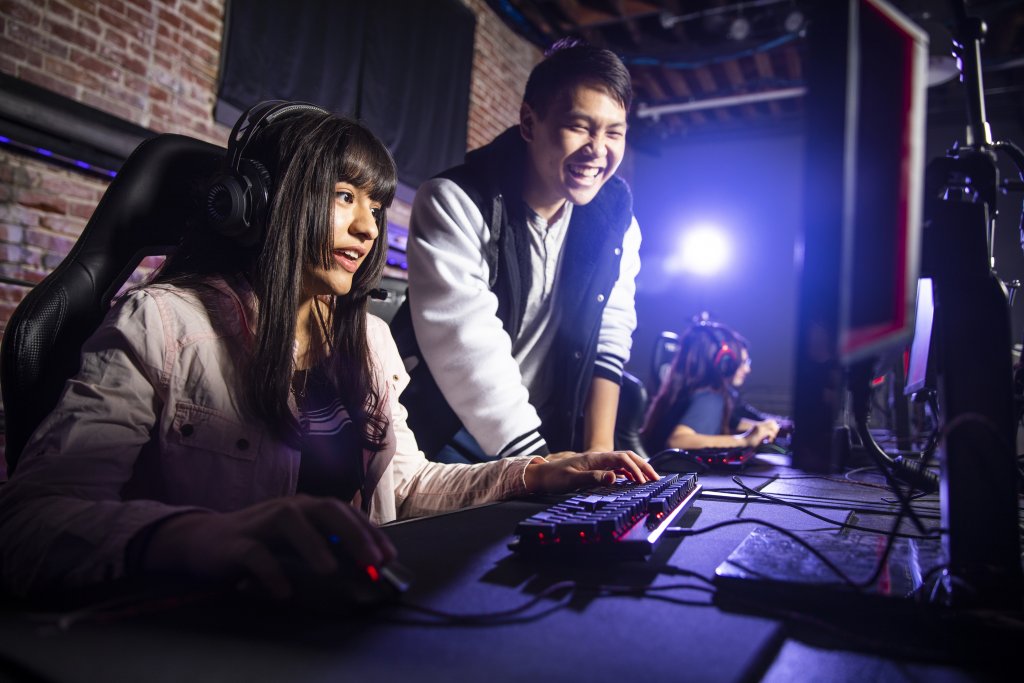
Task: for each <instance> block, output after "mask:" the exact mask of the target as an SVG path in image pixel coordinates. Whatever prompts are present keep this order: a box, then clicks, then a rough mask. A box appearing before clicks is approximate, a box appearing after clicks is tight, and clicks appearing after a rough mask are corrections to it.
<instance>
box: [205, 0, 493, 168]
mask: <svg viewBox="0 0 1024 683" xmlns="http://www.w3.org/2000/svg"><path fill="white" fill-rule="evenodd" d="M227 15H228V16H227V20H226V21H225V22H224V26H225V29H224V31H225V35H224V50H223V62H222V65H221V74H220V84H219V89H218V102H217V109H216V119H217V121H219V122H220V123H223V124H225V125H229V126H230V125H233V124H234V122H235V120H236V119H237V118H238V116H239V114H240V113H241V112H242V111H244V110H245V109H246V108H248V107H249V106H251V105H252V104H255V103H256V102H259V101H261V100H266V99H284V100H305V101H308V102H313V103H315V104H318V105H320V106H322V107H324V108H326V109H329V110H331V111H336V112H340V113H343V114H346V115H348V116H352V117H355V118H358V119H361V120H362V121H363V122H365V123H366V124H367V125H368V126H369V127H370V128H371V129H372V130H373V131H374V132H375V133H376V134H377V135H378V136H379V137H380V138H381V140H383V141H384V143H385V144H386V145H387V146H388V148H389V149H390V150H391V152H392V154H393V155H394V156H395V160H396V163H397V164H398V175H399V178H400V179H401V181H402V182H403V183H405V184H407V185H409V186H411V187H416V186H417V185H419V184H420V182H422V181H423V180H425V179H427V178H429V177H430V176H432V175H434V174H435V173H437V172H439V171H442V170H444V169H445V168H448V167H449V166H453V165H455V164H457V163H459V162H461V161H462V158H463V155H464V154H465V151H466V130H467V124H468V113H469V86H470V75H471V70H472V66H473V34H474V31H475V29H476V17H475V16H474V15H473V12H472V11H471V10H469V9H468V8H467V7H465V6H464V5H463V4H462V3H461V2H459V1H458V0H288V2H237V1H234V2H229V3H228V6H227Z"/></svg>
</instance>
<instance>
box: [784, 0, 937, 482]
mask: <svg viewBox="0 0 1024 683" xmlns="http://www.w3.org/2000/svg"><path fill="white" fill-rule="evenodd" d="M817 11H818V14H817V15H816V16H814V17H812V23H811V24H810V26H809V30H808V44H807V59H806V60H805V62H804V63H805V65H806V77H807V96H806V116H807V125H806V131H807V137H806V148H805V150H806V151H805V169H804V174H805V175H804V182H803V193H804V199H803V201H804V213H803V229H802V237H801V241H800V244H799V245H798V255H799V256H800V260H801V262H802V267H801V276H800V289H799V291H800V299H799V303H798V311H797V319H798V329H797V359H796V382H795V393H794V405H793V418H794V423H795V433H794V437H793V464H794V465H795V466H796V467H799V468H801V469H803V470H807V471H812V472H830V471H835V470H836V469H838V467H839V466H840V464H841V459H842V457H843V448H842V447H841V444H839V443H838V441H839V440H838V439H836V438H835V437H836V434H837V433H839V434H841V433H842V431H841V430H840V431H839V432H837V427H839V426H840V415H841V408H842V406H843V401H844V397H845V393H846V392H845V390H844V384H843V372H844V369H845V368H847V367H849V366H850V365H851V364H852V363H854V362H856V361H858V360H862V359H865V358H869V357H871V356H873V355H875V354H878V353H881V352H883V351H886V350H891V349H893V348H894V347H897V346H899V345H902V344H905V343H906V342H907V341H908V340H909V339H910V337H911V335H912V334H913V331H914V309H915V296H916V293H917V279H918V273H919V256H920V239H921V211H922V204H923V202H922V193H923V182H924V146H925V137H924V131H925V125H924V122H925V104H926V102H925V98H926V88H927V64H928V38H927V34H926V33H925V32H924V31H922V30H921V29H920V28H918V27H917V26H916V25H914V24H913V23H912V22H910V21H909V20H908V19H907V18H906V17H904V16H903V15H902V14H900V13H899V12H898V11H897V10H896V9H895V8H893V7H892V6H891V5H890V4H889V3H887V2H884V1H883V0H834V1H830V2H823V3H818V6H817Z"/></svg>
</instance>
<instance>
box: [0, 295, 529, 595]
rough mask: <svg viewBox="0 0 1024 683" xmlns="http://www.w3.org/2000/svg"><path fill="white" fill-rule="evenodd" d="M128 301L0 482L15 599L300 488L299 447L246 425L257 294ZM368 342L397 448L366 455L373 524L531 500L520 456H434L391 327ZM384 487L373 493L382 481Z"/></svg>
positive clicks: (88, 348) (87, 578) (3, 537)
mask: <svg viewBox="0 0 1024 683" xmlns="http://www.w3.org/2000/svg"><path fill="white" fill-rule="evenodd" d="M210 284H211V287H210V289H209V290H208V294H206V295H204V296H203V297H202V300H200V298H199V297H198V296H197V295H196V294H195V293H194V292H192V291H190V290H187V289H182V288H179V287H175V286H172V285H151V286H148V287H146V288H144V289H141V290H137V291H135V292H132V293H130V294H128V295H127V296H125V297H124V298H122V299H121V300H120V301H119V302H118V303H117V304H115V306H114V307H113V308H112V310H111V311H110V313H109V314H108V315H107V318H106V320H105V321H104V322H103V324H102V325H101V326H100V328H99V329H98V330H97V331H96V333H95V334H94V335H93V336H92V337H91V338H90V339H89V341H87V342H86V344H85V346H84V348H83V352H82V368H81V370H80V372H79V373H78V375H77V376H76V377H74V378H73V379H71V380H69V382H68V384H67V386H66V388H65V391H64V395H63V397H62V398H61V400H60V402H59V403H58V405H57V407H56V408H55V409H54V411H53V413H51V414H50V415H49V416H48V417H47V418H46V419H45V420H44V421H43V423H42V424H41V425H40V426H39V428H38V429H37V430H36V432H35V434H34V435H33V437H32V438H31V439H30V441H29V443H28V445H27V446H26V448H25V450H24V452H23V455H22V457H21V460H20V461H19V464H18V468H17V470H16V471H15V474H14V476H13V477H12V478H11V480H10V481H9V482H8V483H7V484H5V485H4V486H3V487H2V488H0V553H2V555H0V557H2V561H0V571H2V580H3V582H4V584H5V586H6V587H7V588H8V589H9V590H13V591H15V592H17V593H25V592H29V591H35V590H37V589H39V588H42V587H45V586H48V585H54V584H63V585H77V584H86V583H91V582H95V581H99V580H103V579H111V578H117V577H120V576H122V575H123V574H124V570H125V562H124V556H125V548H126V545H127V543H128V541H129V540H130V539H131V538H132V536H133V535H134V534H135V533H136V532H137V531H139V530H140V529H141V528H142V527H144V526H146V525H148V524H150V523H152V522H154V521H156V520H159V519H162V518H164V517H166V516H168V515H172V514H175V513H177V512H179V511H182V510H186V509H190V508H203V509H209V510H218V511H229V510H237V509H239V508H243V507H246V506H249V505H252V504H254V503H258V502H261V501H264V500H267V499H270V498H274V497H276V496H287V495H291V494H293V493H295V486H296V480H297V474H298V467H299V452H298V451H297V450H295V449H293V448H291V447H289V446H288V445H286V444H284V443H282V442H281V441H279V440H278V439H276V438H275V437H274V436H273V434H272V433H271V432H270V431H268V429H267V428H266V427H265V426H264V425H262V424H260V423H257V422H253V421H251V420H250V419H247V418H246V417H244V416H243V415H244V414H243V412H242V410H241V407H240V403H239V400H238V398H239V392H240V391H241V389H240V387H241V384H240V382H241V378H240V376H239V373H238V371H237V368H236V364H235V360H234V359H235V358H237V357H239V355H240V354H241V353H242V350H243V349H244V347H245V346H246V345H247V344H248V343H249V340H250V338H251V334H252V330H253V326H252V320H253V305H254V299H253V297H252V295H251V293H250V292H249V290H248V288H246V287H244V286H242V285H240V284H239V283H234V287H233V286H232V285H230V284H229V283H227V282H225V281H223V280H216V281H211V283H210ZM367 328H368V341H369V344H370V348H371V352H372V357H373V359H374V364H375V366H376V368H377V371H378V372H377V381H378V383H379V384H378V386H379V388H381V389H382V392H383V394H384V395H385V396H386V402H385V405H386V412H387V418H388V422H389V428H388V434H387V443H386V446H385V448H384V449H383V450H381V451H379V452H376V453H374V452H366V453H364V463H365V469H366V480H367V485H368V487H371V486H372V487H373V494H372V499H371V502H370V518H371V519H372V520H373V521H374V522H375V523H378V524H381V523H385V522H390V521H393V520H395V519H398V518H407V517H414V516H420V515H428V514H433V513H439V512H444V511H449V510H454V509H457V508H461V507H466V506H469V505H476V504H480V503H485V502H490V501H494V500H498V499H501V498H506V497H509V496H513V495H518V494H523V493H525V492H526V487H525V484H524V478H523V477H524V472H525V469H526V465H527V464H528V463H529V462H531V460H532V458H531V457H529V456H525V457H522V458H513V459H505V460H497V461H495V462H491V463H485V464H480V465H447V464H440V463H433V462H429V461H427V460H426V458H424V456H423V454H422V452H420V451H419V450H418V449H417V446H416V440H415V437H414V436H413V434H412V432H411V431H410V430H409V428H408V427H407V426H406V412H405V409H404V408H403V407H402V405H401V404H400V403H399V402H398V397H399V395H400V394H401V393H402V390H403V389H404V388H405V386H406V384H407V383H408V381H409V378H408V375H407V374H406V372H405V369H404V367H403V365H402V362H401V359H400V358H399V356H398V351H397V349H396V348H395V344H394V341H393V340H392V338H391V334H390V332H389V330H388V327H387V325H386V324H385V323H384V322H383V321H381V320H379V319H377V318H375V317H373V316H370V317H369V319H368V324H367ZM374 484H375V485H374Z"/></svg>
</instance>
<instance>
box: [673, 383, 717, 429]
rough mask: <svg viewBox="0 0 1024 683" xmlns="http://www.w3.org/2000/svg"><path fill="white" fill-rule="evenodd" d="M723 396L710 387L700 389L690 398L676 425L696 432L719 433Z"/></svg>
mask: <svg viewBox="0 0 1024 683" xmlns="http://www.w3.org/2000/svg"><path fill="white" fill-rule="evenodd" d="M724 412H725V397H724V396H723V395H722V394H720V393H718V392H717V391H712V390H711V389H700V390H698V391H696V392H694V394H693V396H692V397H691V398H690V405H688V406H687V407H686V411H685V412H684V413H683V415H682V417H680V418H679V420H677V421H676V424H677V425H685V426H687V427H689V428H690V429H692V430H693V431H695V432H697V433H698V434H721V433H722V414H723V413H724Z"/></svg>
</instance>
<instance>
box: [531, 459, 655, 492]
mask: <svg viewBox="0 0 1024 683" xmlns="http://www.w3.org/2000/svg"><path fill="white" fill-rule="evenodd" d="M619 474H622V475H625V476H626V477H627V478H629V479H631V480H633V481H637V482H646V481H653V480H655V479H659V478H660V477H658V474H657V472H655V471H654V468H652V467H651V466H650V465H648V464H647V461H645V460H644V459H643V458H641V457H640V456H639V455H637V454H636V453H634V452H633V451H611V452H608V453H571V452H564V451H563V452H560V453H554V454H552V455H550V456H548V457H547V458H546V459H541V458H536V459H535V460H534V461H533V462H531V463H530V464H529V465H527V466H526V473H525V475H524V478H525V481H526V488H527V489H528V490H529V491H530V492H531V493H564V492H567V491H575V490H577V489H581V488H587V487H592V486H598V485H600V484H611V483H613V482H614V481H615V477H616V476H617V475H619Z"/></svg>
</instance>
